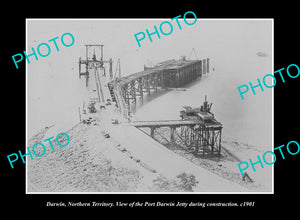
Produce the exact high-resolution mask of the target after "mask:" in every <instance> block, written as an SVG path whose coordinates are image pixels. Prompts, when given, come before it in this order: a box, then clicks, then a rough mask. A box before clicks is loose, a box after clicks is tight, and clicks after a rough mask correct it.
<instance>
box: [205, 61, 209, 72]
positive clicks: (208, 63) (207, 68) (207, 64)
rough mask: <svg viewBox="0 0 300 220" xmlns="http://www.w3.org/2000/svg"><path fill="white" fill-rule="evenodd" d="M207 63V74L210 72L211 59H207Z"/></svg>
mask: <svg viewBox="0 0 300 220" xmlns="http://www.w3.org/2000/svg"><path fill="white" fill-rule="evenodd" d="M206 62H207V63H206V64H207V69H206V71H207V73H208V72H209V58H207V61H206Z"/></svg>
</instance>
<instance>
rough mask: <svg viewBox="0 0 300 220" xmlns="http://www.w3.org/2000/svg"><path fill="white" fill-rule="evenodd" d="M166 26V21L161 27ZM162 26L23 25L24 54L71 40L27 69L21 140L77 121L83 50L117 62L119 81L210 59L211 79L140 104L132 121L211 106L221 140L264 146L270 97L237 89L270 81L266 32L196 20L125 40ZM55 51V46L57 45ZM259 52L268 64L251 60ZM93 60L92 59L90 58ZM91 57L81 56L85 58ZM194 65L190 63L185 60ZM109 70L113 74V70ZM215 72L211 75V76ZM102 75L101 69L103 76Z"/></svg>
mask: <svg viewBox="0 0 300 220" xmlns="http://www.w3.org/2000/svg"><path fill="white" fill-rule="evenodd" d="M164 20H166V19H164ZM161 22H162V20H158V19H156V20H114V21H111V20H98V21H82V20H63V21H59V20H56V21H53V20H31V21H28V22H27V33H28V35H27V47H28V48H31V47H37V45H38V44H39V43H41V42H47V41H48V40H49V39H52V38H53V37H55V36H61V35H62V34H63V33H66V32H69V33H72V34H73V36H74V37H75V44H74V45H73V46H71V47H69V48H65V47H63V46H61V45H60V44H59V46H60V48H61V50H60V51H59V52H57V51H54V50H53V51H51V54H50V55H49V56H48V57H45V58H39V60H38V61H35V60H33V61H32V62H31V64H29V65H27V132H28V137H31V136H32V135H33V134H34V133H35V132H36V131H38V130H39V129H41V128H42V127H44V126H48V125H52V124H56V125H59V126H61V127H62V128H64V127H71V126H72V125H74V124H76V123H77V122H78V121H79V116H78V114H79V113H78V107H79V106H82V103H83V100H85V99H86V98H87V96H88V93H87V89H86V88H85V85H84V80H79V78H78V63H77V62H78V59H79V57H80V56H81V57H82V58H83V57H84V56H85V47H84V44H93V43H97V44H104V45H105V46H104V58H105V59H109V58H112V59H113V60H114V62H115V63H116V61H117V59H118V58H120V60H121V69H122V75H129V74H131V73H135V72H137V71H141V70H142V69H143V65H144V64H146V65H149V64H154V63H157V62H160V61H164V60H168V59H179V58H180V57H181V56H182V55H186V56H187V57H188V56H189V54H190V52H191V50H192V48H195V50H196V52H197V55H198V57H199V58H200V59H204V58H207V57H209V58H210V64H211V65H210V70H211V72H210V73H209V74H208V75H207V76H205V77H202V78H201V80H199V81H197V82H195V83H193V84H190V85H188V86H187V88H188V89H187V91H170V92H167V93H163V92H162V93H163V94H160V95H156V96H157V97H156V98H154V97H155V96H152V97H151V98H150V99H149V100H151V101H149V100H148V101H147V99H145V100H144V103H143V105H142V106H140V107H138V108H137V110H136V112H135V117H136V118H138V119H140V120H155V119H178V118H179V111H180V109H181V107H182V106H183V105H190V106H194V107H197V106H199V105H201V104H202V102H203V101H204V95H207V96H208V101H209V102H213V106H212V111H213V113H214V114H215V117H216V118H217V120H219V121H220V122H222V123H223V125H224V129H223V134H224V136H226V137H231V138H236V139H238V140H240V141H245V142H248V143H254V144H258V145H261V146H262V147H266V148H267V147H268V146H270V145H271V143H272V142H271V134H272V133H271V131H272V118H271V117H272V96H271V95H272V93H271V89H267V90H265V91H264V92H261V91H258V89H257V93H258V94H257V95H256V96H254V95H253V94H251V93H250V92H249V93H248V94H246V100H242V99H241V98H240V96H239V93H238V91H237V87H238V86H240V85H242V84H244V83H247V82H249V81H251V82H255V80H256V79H257V78H262V77H263V76H264V75H265V74H267V73H272V72H271V71H272V57H271V54H272V41H271V39H272V28H271V27H272V26H271V22H270V21H259V20H251V21H250V20H240V21H236V20H225V21H222V20H200V19H199V21H197V23H196V24H195V25H193V26H183V29H182V30H177V29H175V28H174V31H173V33H172V34H171V35H169V36H163V37H162V38H161V39H156V40H155V41H153V42H152V43H150V42H149V41H148V42H147V41H145V42H143V43H144V44H143V46H142V47H141V48H139V47H138V46H137V43H136V42H135V40H134V37H132V36H133V34H134V33H137V32H140V31H143V30H145V29H146V28H150V27H153V25H159V24H160V23H161ZM58 43H59V42H58ZM258 51H263V52H266V53H267V54H269V56H268V57H264V58H262V57H258V56H257V55H256V53H257V52H258ZM95 52H96V53H99V51H95ZM91 55H92V54H89V56H91ZM191 58H192V59H195V57H191ZM115 63H114V66H113V71H114V72H115V69H116V66H115ZM213 68H215V71H212V69H213ZM107 70H108V69H107Z"/></svg>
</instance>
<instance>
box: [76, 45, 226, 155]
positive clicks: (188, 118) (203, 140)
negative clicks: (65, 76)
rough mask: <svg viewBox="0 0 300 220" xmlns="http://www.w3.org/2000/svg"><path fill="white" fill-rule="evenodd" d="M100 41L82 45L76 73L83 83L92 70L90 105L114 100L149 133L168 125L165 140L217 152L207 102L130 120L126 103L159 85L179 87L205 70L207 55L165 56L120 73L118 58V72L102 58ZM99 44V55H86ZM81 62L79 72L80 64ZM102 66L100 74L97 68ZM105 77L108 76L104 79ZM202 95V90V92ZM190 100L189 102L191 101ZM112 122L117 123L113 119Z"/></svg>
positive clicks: (215, 125) (217, 131)
mask: <svg viewBox="0 0 300 220" xmlns="http://www.w3.org/2000/svg"><path fill="white" fill-rule="evenodd" d="M103 46H104V45H100V44H99V45H86V58H85V59H81V58H80V59H79V77H81V76H85V77H86V85H87V86H88V81H89V78H90V76H91V75H90V72H92V71H93V72H94V74H93V75H94V80H95V85H96V89H95V90H96V92H97V95H96V98H93V99H92V101H91V103H90V105H92V106H95V105H96V104H99V109H101V108H105V105H111V104H112V103H114V105H115V107H116V108H117V109H118V110H119V112H120V114H121V115H122V117H123V118H125V119H126V120H127V122H126V121H125V122H123V123H128V124H129V125H131V126H134V127H136V128H149V135H150V136H151V137H152V138H154V139H155V130H156V129H158V128H161V127H167V128H169V131H170V135H169V142H171V143H172V142H174V141H175V140H176V139H178V140H180V141H181V142H182V143H183V145H184V146H186V147H187V150H188V151H190V152H193V153H194V154H195V155H200V154H201V155H207V154H210V155H220V152H221V134H222V128H223V126H222V124H221V123H220V122H218V121H217V120H216V119H215V118H214V114H212V113H211V111H210V110H211V105H212V104H210V105H209V104H208V102H207V100H206V96H205V101H204V103H203V105H202V106H201V107H200V108H192V107H190V106H185V107H184V109H185V110H184V111H181V112H180V114H181V119H178V120H168V121H132V119H131V115H130V106H131V105H132V104H135V103H136V102H137V100H138V99H139V98H141V99H143V97H144V96H145V95H150V94H151V93H153V92H156V91H157V90H160V89H167V88H181V87H183V86H184V85H185V84H187V83H190V82H193V81H195V80H196V79H197V78H200V77H201V76H202V75H203V74H207V73H209V69H210V68H209V58H206V59H202V60H188V59H186V58H185V57H182V59H180V60H174V59H172V60H167V61H164V62H160V63H158V64H157V65H155V66H154V67H146V66H144V70H143V71H141V72H137V73H134V74H131V75H127V76H122V77H121V73H120V61H119V60H118V63H117V64H118V65H117V69H118V68H119V74H117V73H115V75H114V74H113V72H112V63H113V61H112V59H109V60H104V59H103ZM95 47H98V48H100V58H99V59H97V57H96V54H95V50H94V54H93V55H92V58H89V57H88V54H89V50H90V49H92V48H95ZM106 63H107V64H109V75H108V76H107V74H106V71H105V64H106ZM82 65H85V71H84V72H82V68H81V66H82ZM99 69H100V70H101V69H102V70H103V71H102V72H103V76H101V74H100V73H99V71H98V70H99ZM107 79H108V80H107ZM202 97H204V94H203V95H202ZM191 104H192V103H191ZM113 123H119V122H116V121H113Z"/></svg>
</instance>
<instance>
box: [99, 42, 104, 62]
mask: <svg viewBox="0 0 300 220" xmlns="http://www.w3.org/2000/svg"><path fill="white" fill-rule="evenodd" d="M103 46H104V45H100V47H101V56H100V58H101V61H102V60H103Z"/></svg>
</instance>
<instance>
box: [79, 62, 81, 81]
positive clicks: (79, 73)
mask: <svg viewBox="0 0 300 220" xmlns="http://www.w3.org/2000/svg"><path fill="white" fill-rule="evenodd" d="M80 73H81V57H79V78H81V74H80Z"/></svg>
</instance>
